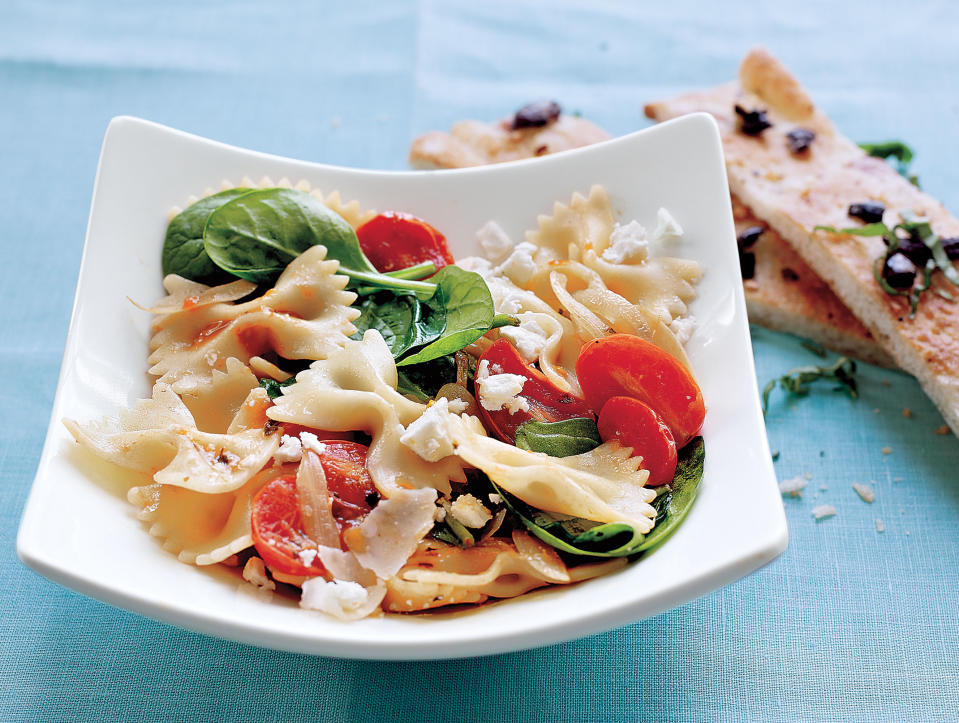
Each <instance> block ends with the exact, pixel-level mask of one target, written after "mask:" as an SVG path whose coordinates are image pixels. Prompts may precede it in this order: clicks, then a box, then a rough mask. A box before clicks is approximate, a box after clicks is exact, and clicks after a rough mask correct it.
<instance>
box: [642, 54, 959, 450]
mask: <svg viewBox="0 0 959 723" xmlns="http://www.w3.org/2000/svg"><path fill="white" fill-rule="evenodd" d="M737 103H738V104H739V105H741V106H742V107H743V108H745V109H747V110H754V109H766V110H767V111H768V118H769V120H770V121H771V122H772V123H773V126H772V127H771V128H768V129H766V130H765V131H763V132H762V133H761V135H758V136H750V135H746V134H745V133H743V132H741V131H740V130H739V120H738V117H737V115H736V113H735V110H734V106H735V105H736V104H737ZM695 111H705V112H708V113H710V114H712V115H713V117H715V118H716V121H717V123H718V124H719V128H720V132H721V134H722V139H723V148H724V150H725V153H726V170H727V173H728V176H729V185H730V189H731V190H732V192H733V193H734V194H735V195H736V196H738V197H739V198H740V199H742V201H743V202H744V203H746V204H748V205H749V206H750V207H751V208H752V209H753V210H754V212H755V213H756V215H758V216H759V217H760V218H762V219H764V220H765V221H766V222H767V223H769V225H770V227H771V228H773V229H775V230H776V231H777V232H778V233H779V234H780V235H781V236H782V237H783V238H784V239H785V240H786V241H787V242H789V243H790V244H791V245H792V246H793V248H794V249H795V250H796V251H797V252H798V253H799V255H800V256H802V258H803V259H804V260H805V261H806V262H807V263H808V264H809V266H810V267H811V268H812V269H813V271H815V272H816V273H817V274H818V275H819V276H820V277H821V278H822V279H823V280H824V281H825V282H826V283H827V284H828V285H829V287H830V288H831V289H832V290H833V292H834V293H835V294H836V295H837V296H838V297H839V298H840V300H842V302H843V303H845V304H846V306H847V307H849V309H850V310H851V311H852V312H853V313H854V314H855V315H856V316H857V317H858V318H859V320H860V321H861V322H862V323H863V325H864V326H865V327H866V328H867V329H869V331H870V332H871V333H872V334H873V336H875V337H876V339H877V340H878V342H879V344H880V345H881V346H882V347H883V348H884V349H885V350H886V352H887V353H889V355H890V356H891V357H892V358H893V359H894V360H895V361H896V363H897V364H898V365H899V366H901V367H902V368H903V369H904V370H906V371H908V372H909V373H911V374H913V375H915V376H916V378H917V379H918V380H919V383H920V384H921V385H922V388H923V389H924V390H925V392H926V393H927V394H928V395H929V396H930V398H931V399H932V400H933V402H935V404H936V405H937V406H938V407H939V410H940V411H941V412H942V414H943V416H944V417H945V419H946V422H947V423H948V424H949V426H950V427H951V428H952V430H953V432H957V431H959V304H956V303H951V302H949V301H947V300H945V299H942V298H940V297H939V296H938V295H936V294H933V293H927V294H925V295H924V296H923V299H922V301H921V302H920V304H919V311H918V313H917V314H916V315H915V317H914V318H909V306H908V303H907V302H906V300H905V299H903V298H902V297H898V296H890V295H889V294H886V293H885V292H884V291H883V290H882V288H881V287H880V286H879V284H878V283H877V282H876V280H875V278H874V277H873V265H874V263H875V260H876V259H877V258H879V257H880V256H882V254H883V253H884V251H885V245H884V244H883V242H882V240H881V239H879V238H876V237H859V236H847V235H842V234H832V233H829V232H826V231H815V230H814V228H815V227H816V226H817V225H826V226H833V227H835V228H843V227H848V226H856V225H859V222H858V221H857V220H855V219H852V218H850V217H849V215H848V208H849V206H850V204H853V203H860V202H863V201H869V200H874V201H879V202H881V203H883V204H885V207H886V209H887V211H886V215H885V220H886V222H887V223H889V224H890V225H892V224H894V223H896V222H897V221H898V220H899V218H898V217H899V214H900V213H901V212H904V211H912V212H914V213H916V214H917V215H921V216H925V217H927V218H928V219H929V220H930V222H931V223H932V227H933V229H934V230H935V231H936V232H937V233H938V234H939V235H940V236H943V237H949V236H956V235H959V220H957V219H956V218H955V217H954V216H952V215H951V214H950V213H949V212H948V211H947V210H946V209H945V208H944V207H943V206H942V204H941V203H939V202H938V201H936V200H935V199H934V198H932V197H931V196H929V195H928V194H926V193H923V192H922V191H921V190H920V189H918V188H917V187H915V186H914V185H912V184H911V183H910V182H909V181H908V180H906V179H905V178H903V177H902V176H900V175H899V174H898V173H897V172H896V171H895V170H894V169H893V168H892V167H891V166H890V165H889V164H887V163H886V162H885V161H883V160H881V159H878V158H871V157H869V156H868V155H867V154H866V153H865V152H864V151H863V150H862V149H860V148H859V147H858V146H857V145H856V144H855V143H853V142H852V141H851V140H849V139H848V138H846V137H844V136H842V135H841V134H840V133H839V132H838V131H837V130H836V129H835V127H834V126H833V124H832V122H831V121H830V120H829V119H828V118H827V117H826V116H825V115H824V114H823V113H822V112H821V111H820V110H818V109H817V108H816V107H815V105H814V104H813V102H812V100H811V99H810V98H809V96H808V95H807V94H806V92H805V91H804V90H803V88H802V86H800V85H799V83H798V81H797V80H796V79H795V78H794V77H793V76H792V75H791V74H790V73H789V72H788V71H787V70H786V69H785V68H784V67H783V66H782V65H781V64H780V63H779V61H777V60H776V59H775V58H774V57H772V55H770V54H769V53H768V52H767V51H765V50H763V49H755V50H752V51H750V53H749V54H748V55H747V56H746V59H745V60H744V61H743V64H742V67H741V68H740V77H739V81H738V82H733V83H727V84H725V85H721V86H718V87H716V88H712V89H710V90H705V91H700V92H695V93H689V94H686V95H682V96H679V97H677V98H674V99H672V100H668V101H664V102H661V103H652V104H650V105H648V106H647V107H646V114H647V115H648V116H650V117H653V118H657V119H665V118H672V117H676V116H679V115H683V114H685V113H691V112H695ZM799 127H801V128H807V129H810V130H812V131H814V132H815V133H816V138H815V140H814V141H813V143H812V146H811V148H810V150H809V151H807V152H805V153H804V154H802V155H796V154H793V153H791V152H790V150H789V148H788V145H787V139H786V133H787V132H788V131H790V130H793V129H795V128H799ZM933 283H934V284H935V285H937V286H939V287H940V288H942V289H944V290H947V291H957V289H956V288H955V287H953V286H951V285H950V284H949V283H948V282H947V281H946V280H945V279H943V278H942V274H941V273H939V272H937V273H936V274H935V276H934V282H933Z"/></svg>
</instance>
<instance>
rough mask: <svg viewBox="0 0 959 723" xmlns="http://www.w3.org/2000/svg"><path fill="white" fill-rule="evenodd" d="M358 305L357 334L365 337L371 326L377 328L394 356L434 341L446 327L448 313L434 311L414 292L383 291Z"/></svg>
mask: <svg viewBox="0 0 959 723" xmlns="http://www.w3.org/2000/svg"><path fill="white" fill-rule="evenodd" d="M357 306H358V307H359V309H360V316H359V318H358V319H356V320H355V321H354V322H353V324H354V325H355V326H356V328H357V329H358V331H357V333H356V334H354V335H353V338H354V339H361V338H362V337H363V332H365V331H366V330H367V329H376V330H377V331H378V332H380V335H381V336H382V337H383V340H384V341H385V342H386V345H387V346H388V347H389V348H390V351H391V352H392V354H393V358H394V359H397V358H399V357H400V356H402V355H403V354H405V353H406V352H407V351H409V350H410V349H412V348H414V347H417V346H422V345H424V344H428V343H430V342H431V341H433V340H434V339H436V338H438V337H439V336H440V335H441V334H442V333H443V329H444V328H445V327H446V315H445V314H436V313H433V312H432V310H431V309H430V308H429V307H428V306H426V305H425V304H422V303H420V302H419V301H418V300H417V298H416V296H414V295H413V294H394V293H392V292H389V291H381V292H379V293H377V294H371V295H369V296H365V297H363V298H362V299H361V300H360V301H359V302H358V303H357Z"/></svg>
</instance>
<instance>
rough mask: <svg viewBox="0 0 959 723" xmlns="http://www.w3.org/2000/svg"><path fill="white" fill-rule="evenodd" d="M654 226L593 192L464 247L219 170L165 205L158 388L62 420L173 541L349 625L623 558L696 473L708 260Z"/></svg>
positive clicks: (692, 484)
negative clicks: (695, 345) (697, 317)
mask: <svg viewBox="0 0 959 723" xmlns="http://www.w3.org/2000/svg"><path fill="white" fill-rule="evenodd" d="M658 221H659V225H658V228H657V231H656V232H654V234H653V235H652V236H653V238H650V237H649V236H648V235H647V234H646V232H645V229H643V228H642V227H641V226H639V224H638V223H636V222H631V223H630V224H626V225H622V224H619V223H617V222H616V220H615V215H614V213H613V207H612V203H611V201H610V199H609V197H608V195H607V194H606V192H605V190H604V189H602V188H601V187H599V186H595V187H593V188H592V189H590V190H589V192H588V194H587V195H582V194H579V193H575V194H573V196H572V200H571V201H570V202H569V203H568V204H562V203H557V204H556V205H555V206H554V208H553V212H552V215H550V216H540V217H539V218H538V220H537V223H536V227H535V228H534V229H533V230H532V231H530V232H529V233H527V235H526V239H525V240H523V241H521V242H519V243H513V241H512V240H511V239H510V238H509V237H508V235H507V234H506V233H505V232H504V231H503V230H502V229H501V228H499V227H498V226H497V225H496V224H495V223H494V222H491V223H489V224H487V225H486V226H484V227H483V228H482V229H479V230H478V232H477V240H478V242H479V246H480V247H481V248H482V249H483V251H484V255H485V256H484V257H471V258H466V259H461V260H460V261H459V262H456V261H455V260H454V258H453V256H452V254H451V253H450V250H449V248H448V246H447V243H446V239H445V238H444V236H443V235H442V233H440V231H438V230H437V229H435V228H433V227H432V226H431V225H430V224H428V223H427V222H426V221H424V220H422V219H418V218H416V217H413V216H410V215H408V214H402V213H396V212H389V211H387V212H384V213H377V212H375V211H370V210H364V209H363V208H362V207H361V206H360V204H359V203H357V202H356V201H350V202H344V201H343V200H342V199H341V198H340V196H339V194H338V193H336V192H333V193H330V194H323V193H321V192H319V191H316V190H313V189H312V188H311V187H310V185H309V184H308V183H306V182H300V183H297V184H295V185H294V184H291V183H290V182H289V181H287V180H286V179H281V181H279V182H277V183H275V184H274V183H273V182H272V181H271V180H270V179H263V180H262V181H261V182H260V183H254V182H252V181H250V180H249V179H244V180H243V181H242V182H241V184H240V185H239V186H232V185H230V184H224V187H223V189H222V190H220V191H217V192H214V191H212V190H210V191H208V192H207V193H206V194H205V195H204V197H202V198H199V199H191V203H190V205H188V206H187V207H186V208H185V209H176V210H175V213H174V215H173V216H172V218H171V223H170V227H169V229H168V232H167V237H166V239H165V241H164V246H163V254H162V255H163V267H164V271H165V273H166V276H165V278H164V279H163V284H164V288H165V289H166V292H167V296H166V297H164V298H162V299H160V300H159V301H157V302H156V303H154V304H153V305H152V306H148V307H140V308H141V309H143V312H144V313H150V314H152V315H153V320H152V336H151V339H150V344H149V347H150V348H149V352H150V353H149V358H148V359H147V366H148V369H149V373H150V374H151V375H152V376H153V377H154V384H153V392H152V397H151V398H150V399H147V400H141V401H138V402H136V403H135V404H134V406H133V407H132V408H131V409H129V410H125V411H120V412H119V413H118V414H117V415H116V416H115V417H111V418H108V419H102V420H90V421H82V422H81V421H76V420H64V422H65V424H66V426H67V428H68V429H69V431H70V433H71V434H72V435H73V437H74V438H75V439H76V440H77V442H78V443H79V444H80V445H81V446H83V447H84V448H85V449H86V450H88V451H89V452H91V453H93V454H95V455H97V456H99V457H101V458H103V459H106V460H108V461H109V462H112V463H114V464H116V465H119V466H120V467H124V468H127V469H129V470H132V471H135V472H137V473H138V475H139V476H137V477H136V479H137V480H140V479H142V475H143V474H144V473H145V474H148V475H150V476H151V477H152V481H151V482H150V483H149V484H142V482H138V483H136V486H133V484H134V483H133V482H131V488H130V491H129V494H128V499H129V501H130V502H131V503H132V504H133V505H134V506H135V508H136V509H137V513H136V514H137V517H138V518H139V519H141V520H142V521H143V522H144V523H145V525H146V526H147V528H148V531H149V533H150V534H151V535H153V536H154V537H155V538H157V541H158V543H159V544H160V545H161V546H162V547H163V549H164V550H166V551H168V552H169V553H171V554H175V555H176V556H177V557H178V558H179V559H180V560H182V561H183V562H185V563H189V564H194V565H197V566H205V565H212V564H217V563H224V564H228V565H231V566H233V567H237V568H239V569H241V570H242V574H243V578H244V579H245V580H247V581H249V583H250V584H253V585H256V586H258V587H262V588H265V589H268V590H271V591H278V592H284V591H286V592H290V591H294V590H296V589H299V590H300V594H301V605H302V606H303V607H304V608H308V609H311V610H314V611H318V612H320V613H324V614H327V615H330V616H332V617H335V618H338V619H340V620H344V621H348V620H355V619H358V618H362V617H367V616H369V615H374V614H384V613H386V614H406V613H414V612H421V611H426V610H436V609H442V608H445V607H447V606H451V605H468V604H469V605H472V604H480V603H483V602H485V601H486V600H488V599H490V598H510V597H516V596H518V595H522V594H524V593H526V592H528V591H530V590H532V589H535V588H540V587H544V586H563V585H571V584H576V583H579V582H582V581H584V580H587V579H590V578H592V577H596V576H599V575H605V574H610V573H613V572H615V571H616V570H618V569H621V568H622V567H623V566H624V565H626V564H628V562H629V561H630V560H632V559H636V558H637V557H641V556H642V555H643V554H644V553H646V552H648V551H649V550H651V549H653V548H654V547H656V546H657V545H659V544H661V543H662V541H663V540H664V539H665V538H666V537H667V536H668V535H669V534H670V532H671V531H672V530H673V529H675V527H676V526H677V525H678V524H679V523H680V522H681V521H682V519H683V517H684V516H685V514H686V511H687V510H688V506H689V504H691V501H692V499H693V498H694V497H695V494H694V492H695V489H696V487H697V486H698V484H699V479H700V478H701V475H702V464H703V458H704V457H703V455H704V452H703V450H704V446H703V442H702V439H701V438H700V437H698V436H696V435H697V433H698V430H699V427H700V426H701V424H702V421H703V417H704V415H705V405H704V402H703V399H702V395H701V393H700V392H699V390H698V387H697V386H696V384H695V380H694V379H693V378H692V376H691V374H690V372H689V370H688V366H689V362H688V359H687V357H686V354H685V351H684V348H683V345H684V343H685V342H686V340H687V339H688V338H689V335H690V333H691V332H692V330H693V328H694V327H693V325H692V320H691V319H690V318H689V316H688V305H689V303H690V302H691V301H692V299H693V298H694V296H695V282H696V280H697V279H698V277H699V274H700V270H699V267H698V266H697V265H696V264H695V263H694V262H691V261H686V260H682V259H674V258H669V257H665V256H661V255H656V254H654V253H652V252H651V244H652V245H655V244H656V243H659V242H661V241H663V240H664V239H666V237H669V236H673V237H676V236H678V235H681V234H682V230H681V228H680V227H679V225H678V223H677V222H676V221H675V220H674V219H672V217H670V216H669V215H668V214H667V213H666V212H665V211H660V217H659V219H658ZM637 360H640V362H641V364H639V365H638V366H637ZM131 479H132V476H131ZM678 488H682V489H683V492H684V494H682V495H678V496H677V497H679V498H681V499H682V500H684V502H683V503H682V504H675V503H673V502H671V500H672V493H673V492H675V491H676V490H677V489H678Z"/></svg>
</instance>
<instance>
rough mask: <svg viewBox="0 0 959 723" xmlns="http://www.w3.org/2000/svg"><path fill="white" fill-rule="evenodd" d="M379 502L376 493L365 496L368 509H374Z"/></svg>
mask: <svg viewBox="0 0 959 723" xmlns="http://www.w3.org/2000/svg"><path fill="white" fill-rule="evenodd" d="M379 502H380V496H379V494H377V493H376V492H370V493H369V494H368V495H367V496H366V504H368V505H369V506H370V507H376V506H377V505H378V504H379Z"/></svg>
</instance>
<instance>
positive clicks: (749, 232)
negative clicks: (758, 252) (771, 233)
mask: <svg viewBox="0 0 959 723" xmlns="http://www.w3.org/2000/svg"><path fill="white" fill-rule="evenodd" d="M765 230H766V229H764V228H763V227H762V226H750V227H749V228H746V229H743V230H742V232H741V233H740V234H739V235H738V236H737V237H736V245H738V246H739V248H740V249H748V248H749V247H750V246H752V245H753V244H754V243H756V242H757V241H758V240H759V237H760V236H762V235H763V231H765Z"/></svg>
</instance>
